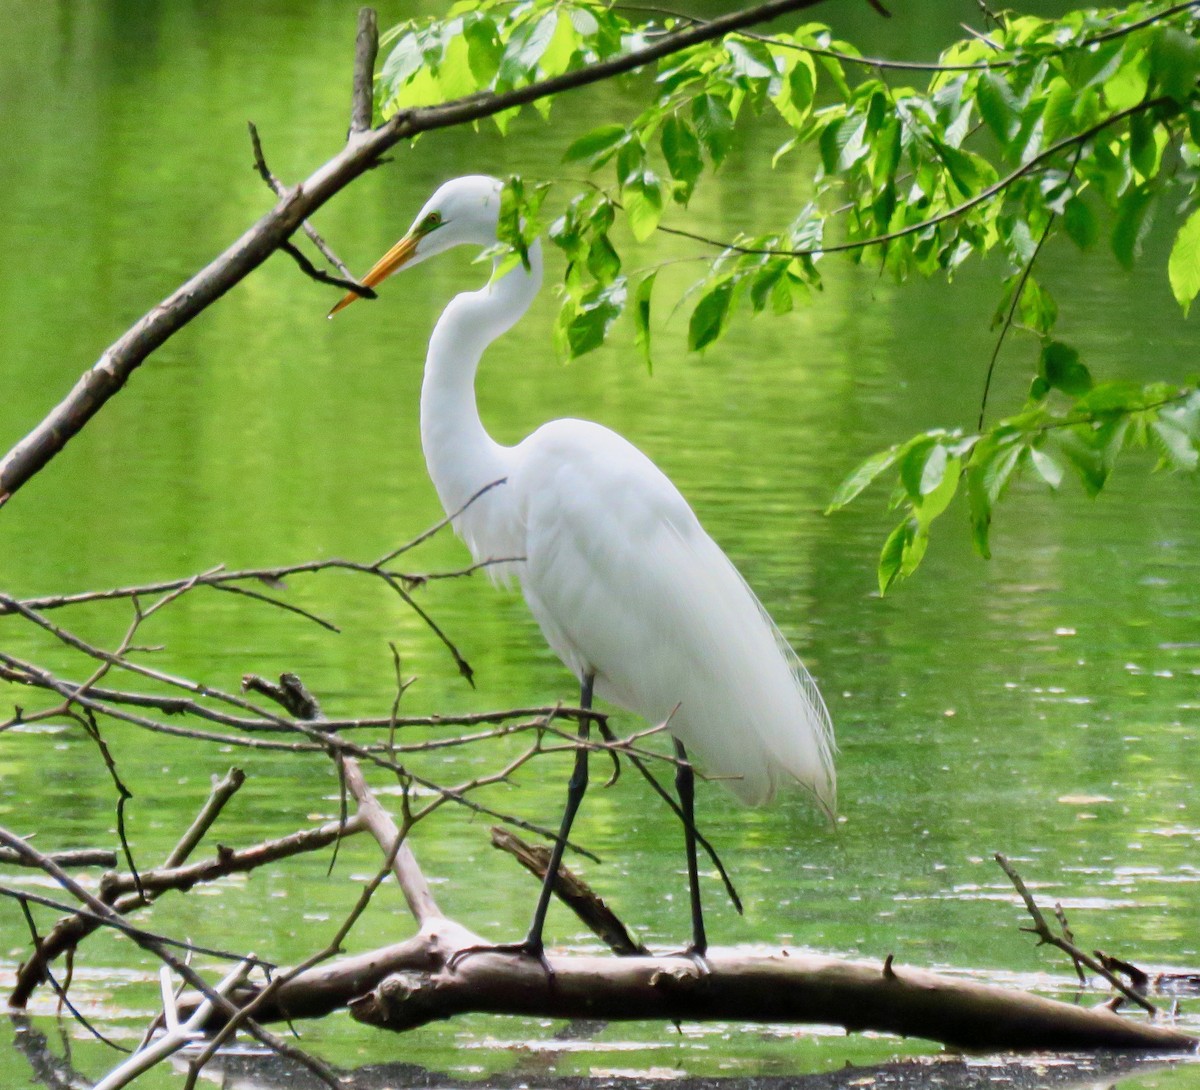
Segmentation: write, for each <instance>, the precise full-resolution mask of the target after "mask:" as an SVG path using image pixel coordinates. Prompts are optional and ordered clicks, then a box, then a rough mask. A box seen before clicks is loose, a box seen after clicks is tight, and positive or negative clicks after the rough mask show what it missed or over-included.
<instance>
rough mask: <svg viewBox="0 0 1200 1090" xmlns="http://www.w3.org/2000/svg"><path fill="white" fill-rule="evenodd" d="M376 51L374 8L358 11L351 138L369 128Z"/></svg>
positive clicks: (372, 110)
mask: <svg viewBox="0 0 1200 1090" xmlns="http://www.w3.org/2000/svg"><path fill="white" fill-rule="evenodd" d="M378 52H379V25H378V23H377V21H376V18H375V9H374V8H359V11H358V34H357V35H356V36H355V39H354V95H353V98H352V101H351V107H350V135H351V136H357V135H358V134H359V133H362V132H366V131H367V130H368V129H369V128H370V127H371V121H372V120H373V119H374V118H373V115H374V112H375V55H376V54H377V53H378Z"/></svg>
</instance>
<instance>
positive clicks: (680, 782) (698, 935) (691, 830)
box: [674, 738, 708, 959]
mask: <svg viewBox="0 0 1200 1090" xmlns="http://www.w3.org/2000/svg"><path fill="white" fill-rule="evenodd" d="M674 742H675V756H676V757H678V758H679V762H680V763H679V764H678V765H677V766H676V769H675V790H676V791H677V792H678V793H679V806H680V809H681V810H682V811H683V840H684V845H685V847H686V849H687V872H688V896H689V898H690V899H691V906H692V945H691V946H690V947H689V948H688V951H687V952H688V953H689V954H692V955H695V956H696V957H699V958H701V959H703V957H704V953H705V951H706V950H707V949H708V938H707V937H706V936H705V934H704V913H703V911H702V910H701V907H700V875H699V872H698V870H697V868H696V777H695V775H694V774H693V772H692V766H691V765H690V764H688V763H687V750H685V749H684V748H683V743H682V742H681V741H679V739H678V738H676V739H674Z"/></svg>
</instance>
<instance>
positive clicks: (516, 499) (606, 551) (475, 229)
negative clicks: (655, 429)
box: [335, 176, 835, 942]
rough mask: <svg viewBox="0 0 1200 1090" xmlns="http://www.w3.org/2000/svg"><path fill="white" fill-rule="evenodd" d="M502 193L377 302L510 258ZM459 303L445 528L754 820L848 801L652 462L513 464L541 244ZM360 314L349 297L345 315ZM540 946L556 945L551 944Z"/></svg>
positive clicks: (763, 620)
mask: <svg viewBox="0 0 1200 1090" xmlns="http://www.w3.org/2000/svg"><path fill="white" fill-rule="evenodd" d="M499 195H500V183H499V182H497V181H496V180H495V179H493V178H487V177H482V176H472V177H466V178H458V179H455V180H454V181H451V182H447V183H446V184H445V185H443V186H442V187H441V188H440V189H438V191H437V192H436V193H435V194H434V195H433V197H432V198H431V199H430V200H429V202H428V203H427V204H426V205H425V207H424V208H423V209H422V210H421V213H420V215H419V216H418V217H417V219H416V221H415V222H414V224H413V226H412V228H411V229H410V230H409V232H408V234H407V235H405V237H404V238H403V239H401V241H400V242H398V243H397V244H396V246H394V247H393V248H392V250H391V251H389V253H388V254H387V255H385V257H384V258H383V259H381V261H380V262H379V263H378V264H377V265H376V266H375V268H374V269H372V270H371V272H370V273H368V274H367V276H366V277H364V282H365V283H367V284H375V283H378V282H379V281H381V280H383V279H384V278H386V277H387V276H389V275H391V273H393V272H395V271H396V270H397V269H398V268H400V267H401V266H403V265H412V264H415V263H416V262H418V261H421V260H424V259H425V258H428V257H431V256H433V255H434V254H436V253H439V252H441V251H443V250H445V249H448V248H450V247H451V246H455V245H460V244H468V245H474V246H478V247H480V248H484V247H487V246H490V245H493V244H494V243H495V242H496V224H497V212H498V208H499ZM529 257H530V267H529V269H525V268H523V267H522V266H520V265H518V266H517V267H516V268H513V269H512V270H510V271H509V272H507V273H506V274H505V275H503V276H501V277H498V278H493V279H492V280H491V281H490V282H489V283H488V284H487V285H485V286H484V287H483V288H482V289H481V290H479V291H475V292H468V293H465V294H462V295H459V296H457V297H456V298H454V299H453V300H452V301H451V302H450V304H449V305H448V306H447V307H446V310H445V311H444V312H443V314H442V316H441V318H440V319H439V321H438V323H437V326H436V327H435V329H434V332H433V335H432V337H431V339H430V342H429V352H428V356H427V358H426V364H425V378H424V383H423V385H422V390H421V441H422V447H423V449H424V452H425V458H426V462H427V464H428V467H429V473H430V476H431V478H432V479H433V483H434V486H435V487H436V489H437V492H438V496H439V498H440V499H441V501H442V505H443V506H444V507H445V509H446V511H447V512H450V513H453V512H455V511H458V510H459V509H460V508H462V507H463V505H464V504H466V503H467V501H468V500H469V499H470V498H471V497H472V496H474V495H475V494H476V493H477V492H479V490H480V489H481V488H483V487H484V486H486V485H488V484H490V483H491V482H493V481H498V480H500V479H503V480H504V482H505V483H504V484H501V485H498V486H497V487H495V488H492V489H490V490H489V491H487V492H486V493H485V494H484V495H483V496H481V497H479V498H478V499H477V500H475V502H474V503H472V504H470V505H469V506H468V507H467V509H466V510H465V511H463V512H462V513H461V514H460V515H458V517H457V518H456V519H455V520H454V525H455V529H456V530H457V532H458V533H459V534H460V535H461V536H462V537H463V539H464V540H465V541H466V543H467V545H468V547H469V548H470V551H471V555H472V556H473V557H474V558H475V559H476V560H477V561H481V560H494V559H499V558H523V559H516V560H512V561H511V562H508V563H504V564H499V565H495V566H494V567H493V568H492V569H491V571H492V574H493V577H495V578H497V579H500V580H505V579H511V578H514V577H515V578H516V579H517V580H518V581H519V582H520V585H521V589H522V591H523V592H524V595H525V599H526V601H527V602H528V603H529V608H530V609H531V610H532V612H533V615H534V617H535V618H536V619H537V621H538V624H539V625H540V626H541V629H542V632H543V633H544V634H545V637H546V640H547V641H548V642H549V644H550V646H551V647H552V648H553V649H554V651H555V652H556V654H558V656H559V657H560V658H561V659H562V661H563V662H564V663H565V664H566V665H567V667H568V668H569V669H570V670H571V672H572V673H574V674H575V676H576V677H577V678H579V679H580V681H581V682H583V681H585V679H586V678H588V677H589V676H593V677H594V679H595V691H596V693H597V694H598V695H600V696H602V697H604V698H605V699H606V700H609V701H612V702H613V703H615V704H617V705H619V706H621V707H623V708H626V709H628V710H630V711H633V712H636V713H638V714H639V715H642V716H644V717H646V718H647V719H649V720H650V721H652V722H661V721H663V720H666V719H668V717H669V722H668V729H669V730H670V731H671V733H672V734H673V735H675V737H676V738H678V739H679V740H680V741H681V742H682V743H683V744H684V745H685V746H686V747H687V749H688V750H689V751H690V753H691V755H692V757H693V758H694V759H695V763H696V765H697V766H698V767H699V768H700V769H701V771H703V772H704V773H705V774H707V775H708V776H711V777H714V778H719V779H720V780H721V782H723V783H724V784H725V785H726V786H728V787H729V789H730V790H732V791H733V792H734V794H736V795H737V796H738V797H739V798H740V799H742V800H743V801H744V802H747V803H751V804H759V803H765V802H768V801H769V800H770V799H771V798H772V797H773V796H774V794H775V792H776V790H777V789H778V788H780V787H782V786H785V785H788V784H793V783H794V784H799V785H800V786H801V787H804V788H806V789H807V790H808V791H809V792H811V794H812V796H813V797H814V798H815V799H816V800H817V802H818V803H819V804H820V805H821V806H822V807H823V808H825V809H827V810H832V809H833V806H834V800H835V786H834V784H835V780H834V770H833V749H834V745H833V730H832V727H831V725H830V721H829V715H828V712H827V711H826V708H825V704H824V702H823V701H822V699H821V696H820V693H819V692H818V690H817V687H816V685H815V684H814V683H813V681H812V679H811V677H810V676H809V674H808V672H807V671H806V670H805V668H804V666H803V665H802V664H801V663H800V661H799V660H798V659H797V658H796V656H795V654H794V653H793V651H792V649H791V648H790V647H789V646H788V644H787V642H786V641H785V640H784V639H783V637H782V636H781V635H780V633H779V631H778V629H777V628H776V627H775V625H774V623H773V622H772V621H771V618H770V617H769V616H768V615H767V613H766V611H765V610H764V609H763V608H762V606H761V605H760V604H759V601H758V599H757V598H756V597H755V596H754V594H753V592H752V591H751V590H750V588H749V587H748V586H747V585H746V583H745V581H744V580H743V579H742V577H741V576H740V575H739V574H738V572H737V570H736V569H735V568H734V566H733V564H732V563H730V561H729V560H728V558H727V557H726V556H725V554H724V553H723V552H722V551H721V550H720V548H718V546H717V545H716V544H715V543H714V542H713V540H712V539H711V538H710V537H709V536H708V534H707V533H705V531H704V529H703V528H702V527H701V525H700V523H699V521H698V520H697V518H696V516H695V514H694V513H693V512H692V509H691V508H690V507H689V506H688V504H687V501H686V500H684V498H683V497H682V496H681V495H680V493H679V491H678V490H677V489H676V488H675V486H674V485H673V484H672V483H671V482H670V481H669V480H668V479H667V477H666V476H665V475H664V474H663V473H662V472H661V471H660V470H659V469H658V468H657V467H656V466H655V465H654V464H653V463H652V462H651V461H650V460H649V459H648V458H647V457H646V456H645V455H644V454H642V453H641V451H639V450H638V449H637V448H636V447H634V446H633V445H631V444H630V443H628V442H627V441H626V440H624V439H622V438H621V437H620V436H619V435H617V434H616V433H614V432H612V431H610V430H608V429H607V428H604V427H601V426H600V425H599V424H594V423H590V422H587V421H582V420H569V419H568V420H555V421H553V422H551V423H549V424H545V425H543V426H542V427H540V428H538V429H537V431H535V432H534V433H533V434H532V435H530V436H529V437H528V438H526V439H525V440H523V441H522V442H520V443H518V444H517V445H516V446H514V447H504V446H501V445H500V444H498V443H496V442H495V441H494V440H492V439H491V437H490V436H488V434H487V432H486V431H485V430H484V428H483V425H482V423H481V422H480V419H479V413H478V411H477V408H476V404H475V372H476V369H477V367H478V364H479V360H480V357H481V356H482V354H483V351H484V349H485V348H486V347H487V346H488V345H489V344H490V343H491V342H492V341H493V340H495V338H496V337H498V336H500V335H501V334H502V333H503V332H505V331H506V330H507V329H509V328H510V327H511V326H512V325H513V324H514V323H515V322H516V321H517V320H518V319H519V318H520V317H521V316H522V315H523V314H524V313H525V311H526V310H527V309H528V307H529V305H530V303H531V302H532V301H533V298H534V296H535V295H536V294H537V291H538V289H539V287H540V286H541V275H542V257H541V250H540V247H539V245H538V244H536V243H535V244H534V245H533V246H532V247H530V250H529ZM353 298H354V296H353V295H351V296H347V298H346V299H345V300H343V302H342V303H341V304H339V306H338V307H337V308H335V310H336V309H340V307H341V306H344V305H345V304H346V303H347V302H349V301H351V300H352V299H353ZM539 942H540V935H539Z"/></svg>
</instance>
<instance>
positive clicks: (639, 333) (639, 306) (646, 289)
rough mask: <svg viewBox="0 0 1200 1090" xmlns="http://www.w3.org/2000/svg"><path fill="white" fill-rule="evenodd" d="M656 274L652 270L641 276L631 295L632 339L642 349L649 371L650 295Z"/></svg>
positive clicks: (651, 366)
mask: <svg viewBox="0 0 1200 1090" xmlns="http://www.w3.org/2000/svg"><path fill="white" fill-rule="evenodd" d="M656 276H658V273H657V272H652V273H650V274H649V275H648V276H644V277H642V279H641V282H640V283H639V284H638V286H637V291H636V292H634V296H633V329H634V333H633V341H634V344H636V345H637V346H638V348H640V349H641V350H642V356H643V357H644V358H645V360H646V370H647V371H650V372H653V371H654V361H653V360H652V359H651V358H650V295H651V293H652V292H653V291H654V278H655V277H656Z"/></svg>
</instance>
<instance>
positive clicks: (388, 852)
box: [345, 757, 445, 927]
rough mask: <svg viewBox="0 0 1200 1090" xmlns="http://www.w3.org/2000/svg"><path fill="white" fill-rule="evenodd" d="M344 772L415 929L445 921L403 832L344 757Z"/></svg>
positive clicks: (352, 761)
mask: <svg viewBox="0 0 1200 1090" xmlns="http://www.w3.org/2000/svg"><path fill="white" fill-rule="evenodd" d="M345 770H346V786H347V787H348V788H349V789H350V793H351V794H352V795H353V796H354V800H355V802H357V803H358V815H359V818H360V819H361V820H362V822H363V824H364V825H366V827H367V828H368V829H370V830H371V833H372V834H373V835H374V837H375V839H376V840H377V841H379V846H380V847H381V848H382V849H383V853H384V855H385V856H387V857H388V858H389V859H391V860H392V869H393V871H394V873H395V875H396V881H397V882H398V883H399V884H400V889H401V891H402V892H403V894H404V899H405V901H407V902H408V910H409V911H410V912H411V913H412V914H413V919H415V920H416V921H417V926H418V927H424V926H425V925H426V924H428V923H431V922H432V921H435V920H442V919H445V913H443V912H442V910H441V909H440V908H438V904H437V901H436V900H435V899H434V896H433V890H432V889H430V887H429V883H428V882H427V881H426V880H425V875H424V874H423V873H422V871H421V867H420V865H419V864H418V863H417V860H416V856H414V855H413V852H412V848H411V847H410V846H409V843H408V840H407V839H406V833H405V831H402V830H401V829H400V828H398V827H397V825H396V823H395V821H393V820H392V816H391V814H389V813H388V812H387V811H386V810H385V809H384V808H383V807H382V806H381V805H380V804H379V800H378V799H377V798H376V797H375V795H374V793H373V792H372V791H371V789H370V788H369V787H368V786H367V781H366V780H365V779H364V778H363V774H362V769H361V768H360V767H359V764H358V762H357V761H356V760H355V759H354V758H353V757H347V758H346V761H345Z"/></svg>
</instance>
